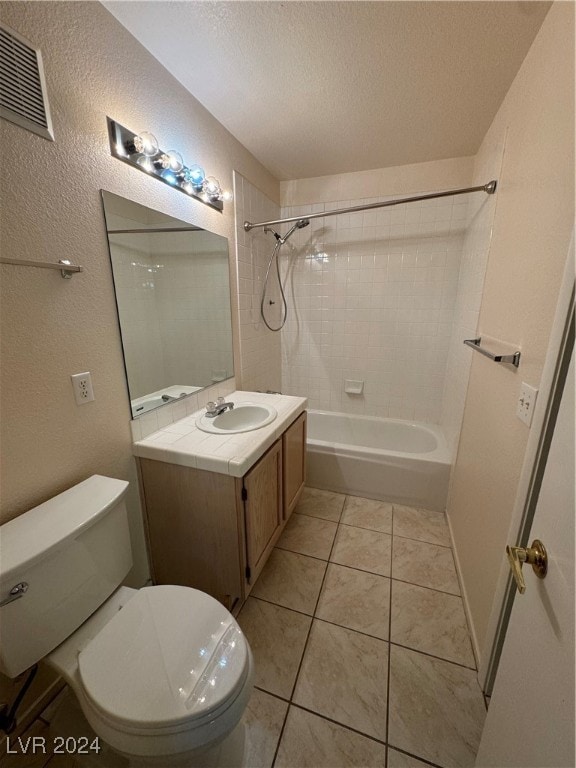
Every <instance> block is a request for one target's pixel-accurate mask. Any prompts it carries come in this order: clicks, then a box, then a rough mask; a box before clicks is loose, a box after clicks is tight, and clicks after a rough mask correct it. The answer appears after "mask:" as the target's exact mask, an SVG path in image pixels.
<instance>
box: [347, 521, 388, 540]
mask: <svg viewBox="0 0 576 768" xmlns="http://www.w3.org/2000/svg"><path fill="white" fill-rule="evenodd" d="M341 525H343V526H345V527H346V528H358V529H359V530H360V531H370V532H371V533H381V534H382V535H383V536H390V537H391V536H392V531H380V530H379V529H378V528H367V527H366V526H365V525H350V523H341Z"/></svg>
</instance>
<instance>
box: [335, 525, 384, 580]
mask: <svg viewBox="0 0 576 768" xmlns="http://www.w3.org/2000/svg"><path fill="white" fill-rule="evenodd" d="M391 542H392V537H391V536H389V535H388V534H387V533H379V532H378V531H367V530H366V529H365V528H354V527H352V526H350V525H341V526H340V529H339V531H338V536H337V537H336V542H335V544H334V549H333V550H332V555H331V557H330V560H331V561H332V562H334V563H339V564H340V565H349V566H350V567H351V568H359V569H360V570H362V571H371V572H372V573H377V574H379V575H380V576H390V548H391Z"/></svg>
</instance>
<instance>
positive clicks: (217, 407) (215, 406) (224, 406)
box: [206, 397, 234, 419]
mask: <svg viewBox="0 0 576 768" xmlns="http://www.w3.org/2000/svg"><path fill="white" fill-rule="evenodd" d="M232 408H234V403H226V402H224V398H223V397H219V398H218V399H217V400H216V402H214V401H213V400H210V402H208V403H206V417H207V418H208V419H213V418H214V417H215V416H220V414H221V413H224V411H226V410H228V409H230V410H232Z"/></svg>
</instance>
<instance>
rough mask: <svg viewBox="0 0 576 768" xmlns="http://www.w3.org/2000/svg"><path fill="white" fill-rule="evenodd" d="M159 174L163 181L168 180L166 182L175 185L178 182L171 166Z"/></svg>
mask: <svg viewBox="0 0 576 768" xmlns="http://www.w3.org/2000/svg"><path fill="white" fill-rule="evenodd" d="M160 175H161V176H162V178H163V179H164V181H167V182H168V184H174V185H176V184H177V183H178V177H177V176H176V174H175V173H174V171H173V170H172V169H171V168H166V170H164V171H162V173H161V174H160Z"/></svg>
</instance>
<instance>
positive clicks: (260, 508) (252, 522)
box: [243, 440, 283, 584]
mask: <svg viewBox="0 0 576 768" xmlns="http://www.w3.org/2000/svg"><path fill="white" fill-rule="evenodd" d="M243 497H244V509H245V515H246V554H247V572H246V575H247V579H248V583H249V584H253V583H254V581H255V580H256V579H257V578H258V574H259V573H260V571H261V570H262V568H263V566H264V563H265V562H266V560H267V558H268V555H269V553H270V550H271V549H272V547H273V546H274V544H275V543H276V539H277V538H278V536H279V535H280V532H281V530H282V522H283V518H282V440H278V441H277V442H276V443H274V445H273V446H272V448H270V450H269V451H268V453H266V454H264V456H263V457H262V458H261V459H260V461H259V462H258V463H257V464H256V465H255V466H254V467H252V469H251V470H250V472H248V474H247V475H245V476H244V493H243Z"/></svg>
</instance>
